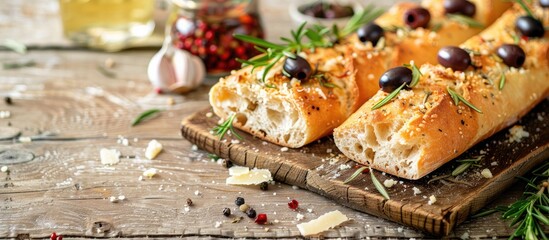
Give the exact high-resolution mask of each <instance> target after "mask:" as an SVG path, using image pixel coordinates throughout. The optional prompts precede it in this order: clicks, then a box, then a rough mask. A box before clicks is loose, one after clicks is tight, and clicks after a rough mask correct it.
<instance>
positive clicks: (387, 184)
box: [383, 179, 397, 188]
mask: <svg viewBox="0 0 549 240" xmlns="http://www.w3.org/2000/svg"><path fill="white" fill-rule="evenodd" d="M396 183H397V181H395V180H393V179H387V180H385V181H383V185H384V186H385V187H386V188H391V187H393V186H394V185H395V184H396Z"/></svg>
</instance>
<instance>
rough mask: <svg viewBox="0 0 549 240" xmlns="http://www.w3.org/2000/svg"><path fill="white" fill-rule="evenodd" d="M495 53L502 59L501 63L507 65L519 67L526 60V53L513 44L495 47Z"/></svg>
mask: <svg viewBox="0 0 549 240" xmlns="http://www.w3.org/2000/svg"><path fill="white" fill-rule="evenodd" d="M496 54H497V55H498V57H500V58H501V60H503V63H505V65H507V66H509V67H515V68H519V67H521V66H522V65H523V64H524V61H525V60H526V53H524V50H522V48H520V47H519V46H518V45H515V44H503V45H501V46H500V47H499V48H498V49H497V51H496Z"/></svg>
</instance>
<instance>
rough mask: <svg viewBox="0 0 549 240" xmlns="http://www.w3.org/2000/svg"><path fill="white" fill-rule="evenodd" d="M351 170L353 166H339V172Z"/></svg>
mask: <svg viewBox="0 0 549 240" xmlns="http://www.w3.org/2000/svg"><path fill="white" fill-rule="evenodd" d="M350 168H351V165H349V164H341V165H339V170H341V171H343V170H347V169H350Z"/></svg>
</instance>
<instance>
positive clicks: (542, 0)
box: [539, 0, 549, 8]
mask: <svg viewBox="0 0 549 240" xmlns="http://www.w3.org/2000/svg"><path fill="white" fill-rule="evenodd" d="M539 5H540V6H541V7H543V8H548V7H549V0H539Z"/></svg>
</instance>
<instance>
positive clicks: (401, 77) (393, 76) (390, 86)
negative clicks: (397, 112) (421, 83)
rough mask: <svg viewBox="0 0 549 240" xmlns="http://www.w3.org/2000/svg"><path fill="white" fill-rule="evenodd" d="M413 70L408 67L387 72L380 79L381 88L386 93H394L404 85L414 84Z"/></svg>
mask: <svg viewBox="0 0 549 240" xmlns="http://www.w3.org/2000/svg"><path fill="white" fill-rule="evenodd" d="M412 76H413V75H412V70H410V69H409V68H406V67H396V68H391V69H389V70H387V71H386V72H385V73H383V75H381V78H379V87H380V88H381V89H382V90H383V91H384V92H388V93H390V92H392V91H394V90H395V89H397V88H398V87H400V86H402V84H404V83H406V84H409V83H411V82H412Z"/></svg>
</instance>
